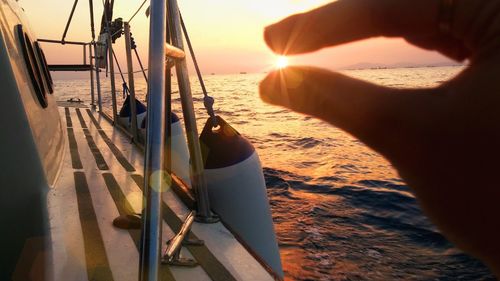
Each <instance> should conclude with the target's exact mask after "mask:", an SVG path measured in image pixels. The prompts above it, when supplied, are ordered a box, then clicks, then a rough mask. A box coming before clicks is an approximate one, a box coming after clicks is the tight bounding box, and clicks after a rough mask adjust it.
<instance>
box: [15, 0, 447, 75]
mask: <svg viewBox="0 0 500 281" xmlns="http://www.w3.org/2000/svg"><path fill="white" fill-rule="evenodd" d="M142 1H143V0H115V13H114V18H117V17H122V18H123V20H124V21H128V20H129V18H130V17H131V15H132V14H133V12H134V11H135V10H136V9H137V8H138V7H139V5H140V4H141V3H142ZM88 2H89V1H83V0H81V1H79V3H78V6H77V10H76V13H75V17H74V19H73V23H72V25H71V27H70V30H69V33H68V36H67V39H66V40H78V41H90V39H91V35H90V24H89V22H90V20H89V7H88V5H89V4H88ZM328 2H330V1H324V0H251V1H248V0H207V1H203V0H180V1H179V6H180V9H181V12H182V14H183V17H184V20H185V22H186V25H187V28H188V31H189V33H190V37H191V40H192V41H193V44H194V47H195V51H196V53H197V57H198V60H199V63H200V65H201V69H202V71H203V72H204V73H211V72H215V73H238V72H240V71H246V72H263V71H267V70H269V69H271V68H272V67H273V65H274V64H275V61H276V59H277V57H276V55H274V54H273V53H272V52H271V51H270V50H269V49H268V48H267V47H266V45H265V43H264V41H263V36H262V33H263V29H264V27H265V26H266V25H268V24H270V23H273V22H276V21H278V20H280V19H282V18H284V17H286V16H287V15H290V14H293V13H297V12H303V11H307V10H310V9H313V8H315V7H318V6H321V5H323V4H325V3H328ZM19 3H20V4H21V6H22V7H23V8H24V9H25V11H26V13H27V15H28V18H29V20H30V22H31V27H32V28H33V29H34V31H35V33H36V35H37V36H38V37H39V38H48V39H60V38H61V36H62V33H63V31H64V27H65V24H66V21H67V19H68V16H69V13H70V11H71V7H72V5H73V1H72V0H46V1H40V0H19ZM146 6H148V4H147V5H145V7H144V8H143V9H142V10H141V12H140V13H139V14H138V15H137V16H136V17H135V18H134V19H133V21H132V22H131V29H132V33H133V35H134V37H135V38H136V41H137V45H138V50H139V52H140V54H141V57H142V59H143V61H144V62H145V63H146V64H147V60H146V59H147V47H148V45H147V39H148V25H149V20H148V18H146V16H145V13H144V11H145V8H146ZM94 12H95V18H96V29H97V30H98V29H99V26H100V18H101V15H102V2H101V0H95V1H94ZM44 49H45V52H46V53H47V57H48V61H49V63H80V62H81V61H82V57H83V54H82V50H81V48H80V47H68V46H61V45H52V44H45V45H44ZM124 49H125V47H124V43H123V37H122V38H120V39H118V42H117V44H116V45H115V52H116V53H117V55H118V56H119V58H120V61H121V62H123V64H125V63H124V62H125V59H124ZM446 61H447V59H446V58H444V57H442V56H441V55H439V54H437V53H435V52H427V51H422V50H418V49H417V48H414V47H411V46H410V45H408V44H407V43H405V42H404V41H403V40H399V39H385V38H376V39H370V40H366V41H362V42H357V43H353V44H348V45H344V46H340V47H336V48H330V49H325V50H322V51H320V52H316V53H314V54H309V55H302V56H297V57H292V58H290V62H291V64H308V65H315V66H320V67H324V68H329V69H339V68H343V67H348V66H351V65H355V64H358V63H375V64H389V65H390V64H396V63H422V64H432V63H441V62H446Z"/></svg>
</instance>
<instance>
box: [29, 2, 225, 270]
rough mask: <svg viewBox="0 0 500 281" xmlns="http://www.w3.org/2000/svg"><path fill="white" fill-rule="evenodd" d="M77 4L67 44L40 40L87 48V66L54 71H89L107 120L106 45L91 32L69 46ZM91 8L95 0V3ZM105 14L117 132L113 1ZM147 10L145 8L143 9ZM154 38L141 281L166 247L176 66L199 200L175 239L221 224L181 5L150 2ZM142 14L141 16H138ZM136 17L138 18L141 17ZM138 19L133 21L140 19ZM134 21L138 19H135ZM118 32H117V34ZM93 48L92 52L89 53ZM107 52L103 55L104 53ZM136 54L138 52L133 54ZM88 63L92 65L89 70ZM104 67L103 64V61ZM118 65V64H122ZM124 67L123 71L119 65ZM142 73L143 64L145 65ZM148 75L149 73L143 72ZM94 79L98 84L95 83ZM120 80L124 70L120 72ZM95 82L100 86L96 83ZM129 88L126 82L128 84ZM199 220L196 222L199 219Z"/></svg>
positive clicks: (134, 130) (174, 253)
mask: <svg viewBox="0 0 500 281" xmlns="http://www.w3.org/2000/svg"><path fill="white" fill-rule="evenodd" d="M76 2H77V1H75V4H74V5H73V8H72V10H71V15H70V18H69V20H68V23H67V25H66V29H65V32H64V34H63V37H62V40H51V39H40V40H39V41H40V42H45V43H57V44H68V45H82V46H83V49H84V51H83V53H84V60H83V64H82V65H72V66H67V67H62V66H61V67H59V68H58V69H56V68H57V67H55V68H54V70H60V71H63V70H67V71H74V70H76V69H78V70H82V71H83V70H85V71H89V72H90V80H91V81H90V82H91V89H92V90H91V96H92V97H91V98H92V106H93V107H94V108H95V104H96V103H95V97H94V83H95V84H96V89H97V106H98V110H99V112H100V113H101V114H103V115H105V114H104V112H103V110H102V107H103V104H102V103H103V100H102V97H101V81H100V76H99V72H100V70H99V68H100V65H98V60H102V59H105V58H104V57H102V54H100V55H101V57H100V56H98V48H97V47H102V45H100V44H103V43H102V42H100V40H97V41H96V40H95V39H94V37H95V35H94V32H92V34H93V35H92V37H93V38H92V41H91V42H76V41H65V37H66V33H67V29H68V27H69V24H70V22H71V19H72V16H73V13H74V10H75V7H76ZM90 2H92V0H90ZM104 5H105V9H104V12H103V19H104V27H103V28H102V31H101V34H102V33H106V37H107V38H106V46H105V47H107V52H108V53H107V57H108V61H107V67H108V69H109V74H110V75H109V76H110V84H111V100H112V110H113V115H112V118H111V119H112V121H113V124H114V125H115V126H119V123H118V122H117V121H118V110H117V101H116V90H115V77H114V76H115V71H114V61H113V58H114V57H115V56H114V53H113V38H112V37H113V36H112V34H111V33H112V30H111V29H110V25H111V20H112V19H111V18H108V17H109V16H108V12H106V11H107V10H108V9H107V8H108V6H106V5H109V1H108V0H106V2H104ZM141 7H142V5H141ZM149 11H150V36H149V58H148V59H149V63H148V75H147V77H146V74H145V73H143V74H144V77H145V78H146V80H147V83H148V88H147V89H148V90H147V92H148V94H147V116H148V117H147V123H146V138H145V143H144V153H145V154H144V155H145V157H144V187H145V188H144V201H143V205H144V206H143V213H142V235H141V247H140V262H139V265H140V268H139V279H140V280H157V278H158V275H159V266H160V264H161V242H162V209H161V208H162V207H161V206H162V196H161V194H162V192H163V191H164V190H166V189H167V188H169V186H168V185H170V184H171V178H170V175H169V174H168V173H167V172H166V171H169V170H170V167H171V163H170V161H171V159H170V153H171V141H170V138H171V130H170V116H171V104H170V102H171V94H172V91H171V75H170V71H171V70H170V67H173V66H175V70H176V74H177V75H176V76H177V82H178V86H179V93H180V96H181V105H182V112H183V117H184V125H185V129H186V130H185V132H186V137H187V144H188V149H189V154H190V159H191V160H190V178H191V185H192V191H193V193H194V197H195V199H196V211H195V212H193V213H191V215H190V216H188V217H187V218H186V222H185V223H184V227H183V228H182V229H181V232H179V233H178V234H177V235H176V236H174V238H177V240H179V239H181V238H182V239H181V240H183V239H184V238H185V235H186V234H187V233H188V232H189V229H190V227H191V225H192V223H193V221H194V220H196V221H198V222H204V223H212V222H216V221H218V218H217V217H216V216H215V215H214V214H213V213H212V212H211V209H210V204H209V197H208V189H207V183H206V180H205V175H204V163H203V160H202V153H201V147H200V141H199V134H198V129H197V125H196V116H195V111H194V106H193V97H192V92H191V85H190V81H189V73H188V68H187V62H186V54H185V52H184V43H183V33H182V32H183V30H182V26H181V18H180V13H179V8H178V4H177V0H151V2H150V9H149ZM136 13H137V12H136ZM136 13H135V14H136ZM92 14H93V12H92V7H91V24H92V30H93V15H92ZM135 14H134V15H135ZM132 18H133V17H132ZM113 32H116V31H113ZM120 32H123V34H124V35H125V40H126V42H125V48H126V58H127V72H128V73H127V74H128V90H129V93H130V109H131V114H130V120H131V127H130V129H131V132H130V133H131V134H132V139H133V140H134V141H137V140H138V130H139V129H138V127H139V124H137V108H136V92H135V82H134V75H133V74H134V70H133V64H132V50H133V49H134V48H132V44H131V42H132V37H131V31H130V23H129V22H124V24H123V29H122V30H121V31H120ZM87 48H88V49H87ZM101 51H102V49H101ZM134 51H135V52H136V55H137V56H138V54H137V51H136V50H135V49H134ZM87 58H88V59H89V60H90V61H89V64H87V61H86V60H87ZM101 62H102V61H101ZM117 62H118V61H117ZM118 66H119V65H118ZM141 68H143V67H142V63H141ZM143 71H144V69H143ZM94 74H95V79H94ZM120 74H122V78H124V77H123V73H121V69H120ZM94 80H95V82H94ZM124 84H125V81H124ZM194 214H196V217H194ZM179 245H180V242H176V243H173V244H172V245H170V246H169V249H170V252H169V255H167V257H169V259H172V258H173V259H175V258H178V249H179Z"/></svg>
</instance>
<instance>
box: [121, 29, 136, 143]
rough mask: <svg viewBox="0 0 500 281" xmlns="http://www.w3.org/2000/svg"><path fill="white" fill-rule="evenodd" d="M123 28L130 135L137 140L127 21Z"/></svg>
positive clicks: (130, 47) (132, 69)
mask: <svg viewBox="0 0 500 281" xmlns="http://www.w3.org/2000/svg"><path fill="white" fill-rule="evenodd" d="M123 28H124V30H125V49H126V51H127V72H128V86H129V91H130V117H131V118H132V119H131V129H132V137H134V141H138V135H137V109H136V107H135V84H134V66H133V64H132V46H131V41H130V40H131V38H130V25H129V23H128V22H124V23H123Z"/></svg>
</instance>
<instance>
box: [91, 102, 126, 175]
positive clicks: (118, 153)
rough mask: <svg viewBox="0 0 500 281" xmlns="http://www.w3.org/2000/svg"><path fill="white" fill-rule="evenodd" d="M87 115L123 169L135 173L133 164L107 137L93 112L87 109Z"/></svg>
mask: <svg viewBox="0 0 500 281" xmlns="http://www.w3.org/2000/svg"><path fill="white" fill-rule="evenodd" d="M87 114H88V115H89V117H90V120H92V123H94V126H95V127H96V128H97V132H99V135H101V137H102V139H103V140H104V142H105V143H106V144H107V145H108V147H109V149H110V150H111V152H113V154H114V155H115V157H116V160H118V162H120V164H121V165H122V166H123V168H125V170H126V171H127V172H135V168H134V166H132V164H130V162H129V161H128V160H127V158H125V156H123V154H122V152H121V151H120V149H118V147H116V145H115V144H114V143H113V141H111V139H110V138H109V137H108V135H106V132H105V131H104V130H103V129H102V128H101V125H99V122H97V120H96V119H95V117H94V115H93V114H92V112H91V111H90V109H88V108H87Z"/></svg>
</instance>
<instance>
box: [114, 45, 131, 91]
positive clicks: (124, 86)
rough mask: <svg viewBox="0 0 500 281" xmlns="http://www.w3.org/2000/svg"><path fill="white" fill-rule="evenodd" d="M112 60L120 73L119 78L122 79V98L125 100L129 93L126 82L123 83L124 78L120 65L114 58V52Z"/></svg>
mask: <svg viewBox="0 0 500 281" xmlns="http://www.w3.org/2000/svg"><path fill="white" fill-rule="evenodd" d="M113 58H115V62H116V66H118V71H120V76H121V77H122V82H123V84H122V87H123V98H126V97H127V96H128V94H129V93H130V90H129V88H128V85H127V82H126V81H125V77H124V76H123V72H122V68H121V67H120V63H118V59H117V58H116V54H115V51H113Z"/></svg>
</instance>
